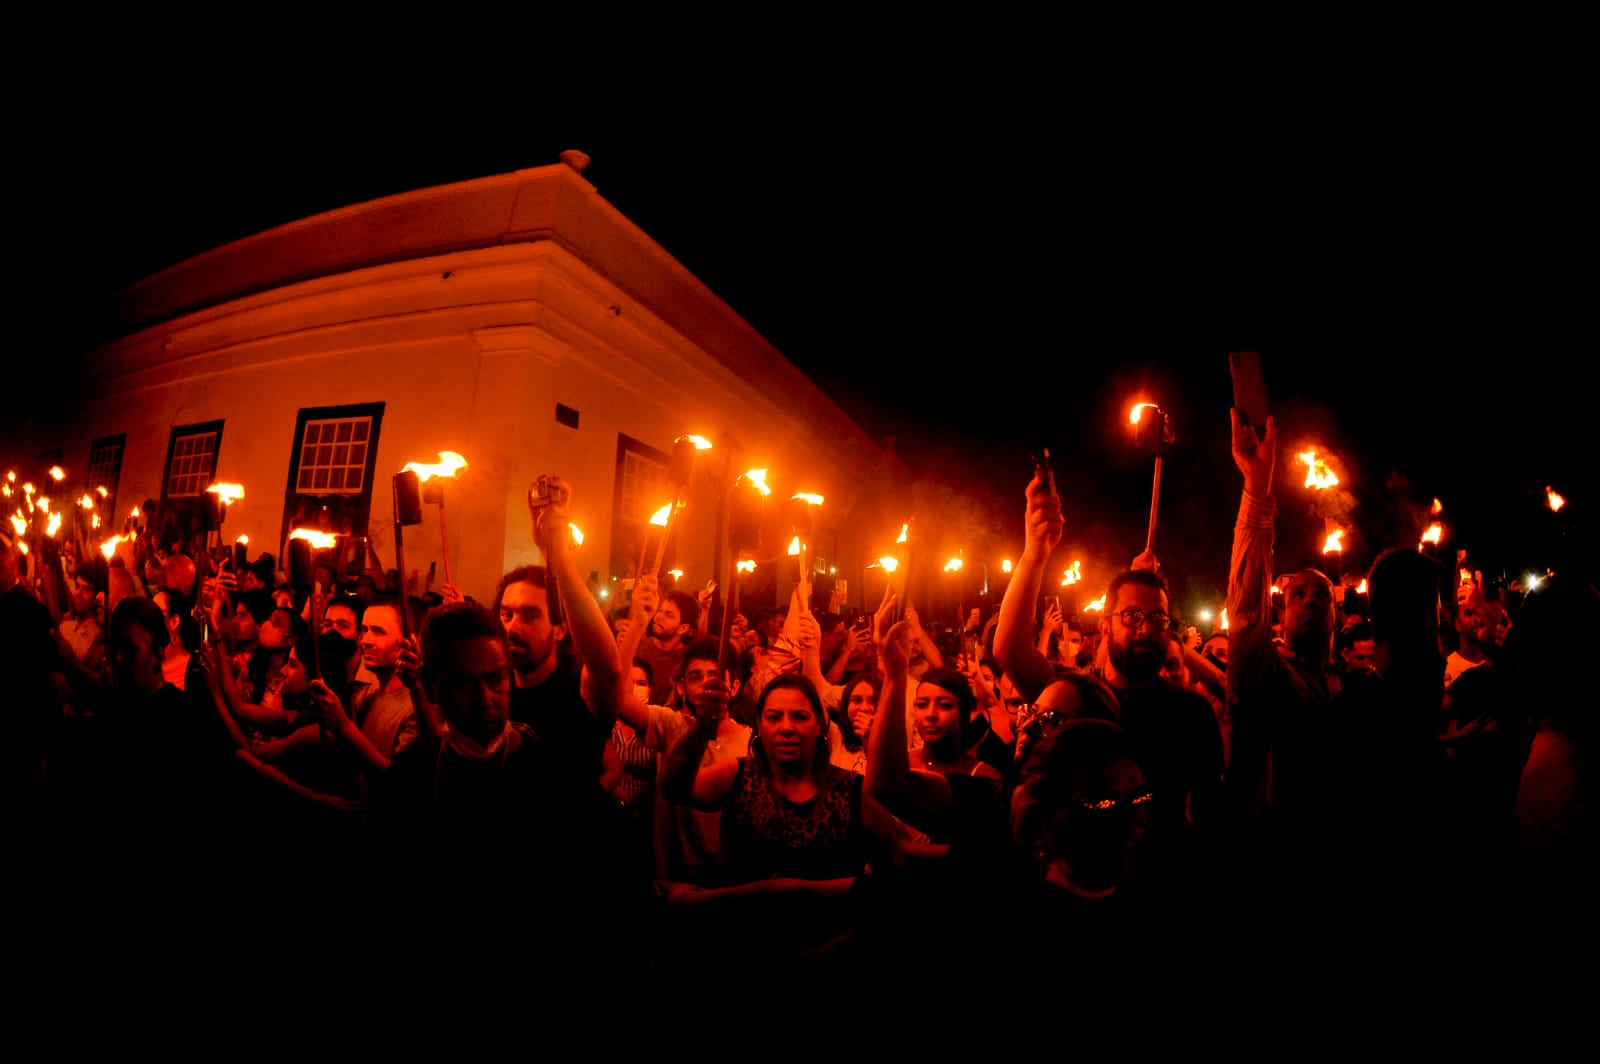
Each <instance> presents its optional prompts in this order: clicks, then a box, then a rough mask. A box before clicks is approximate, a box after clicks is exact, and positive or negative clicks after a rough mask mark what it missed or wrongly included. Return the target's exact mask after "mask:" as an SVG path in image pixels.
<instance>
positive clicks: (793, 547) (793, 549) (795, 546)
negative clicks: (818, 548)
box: [789, 536, 800, 555]
mask: <svg viewBox="0 0 1600 1064" xmlns="http://www.w3.org/2000/svg"><path fill="white" fill-rule="evenodd" d="M789 553H790V554H795V555H798V554H799V553H800V537H799V536H796V537H794V538H793V539H791V540H790V541H789Z"/></svg>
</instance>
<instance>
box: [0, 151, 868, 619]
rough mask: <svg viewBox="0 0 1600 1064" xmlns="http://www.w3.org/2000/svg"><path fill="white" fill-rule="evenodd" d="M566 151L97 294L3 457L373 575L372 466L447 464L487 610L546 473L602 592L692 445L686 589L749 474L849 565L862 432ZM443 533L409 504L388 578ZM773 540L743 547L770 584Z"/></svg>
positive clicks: (677, 557) (471, 573) (825, 552)
mask: <svg viewBox="0 0 1600 1064" xmlns="http://www.w3.org/2000/svg"><path fill="white" fill-rule="evenodd" d="M564 159H565V160H567V161H563V162H558V163H555V164H552V165H549V166H541V167H536V168H533V169H528V170H521V171H518V172H515V173H509V174H502V175H497V176H491V177H485V178H481V179H478V180H472V181H466V182H462V183H459V184H452V185H446V186H441V187H436V188H426V189H421V190H417V191H414V192H409V193H405V194H402V195H396V196H390V197H387V198H384V199H379V200H374V201H372V202H368V203H361V204H357V205H354V206H350V207H346V208H343V209H340V210H336V211H332V212H329V213H326V214H321V215H317V216H314V217H310V218H305V219H302V220H300V221H297V222H294V223H291V224H288V225H284V226H280V227H278V228H275V229H272V230H269V231H266V232H263V233H259V234H256V235H254V236H251V237H248V238H246V239H243V240H239V241H236V242H234V243H231V244H228V245H225V246H223V247H219V248H216V249H213V250H211V251H208V252H206V253H204V254H202V255H199V256H197V257H195V258H192V259H189V260H187V261H185V262H181V263H178V264H176V265H174V266H172V267H170V268H168V269H166V270H163V271H162V272H160V273H158V274H155V275H153V276H151V277H148V278H146V279H144V280H143V281H141V282H139V283H138V284H136V285H134V286H133V287H132V288H130V289H128V290H127V291H126V292H124V293H123V294H122V297H121V305H120V308H119V310H120V315H121V320H122V321H123V322H125V325H126V331H125V333H124V334H123V335H122V336H121V338H120V339H118V340H116V341H115V342H113V343H110V344H108V345H106V346H103V347H101V348H99V349H97V350H95V351H93V352H90V353H88V355H87V356H86V357H87V359H88V365H87V367H86V368H87V373H86V374H85V379H86V380H87V381H89V382H90V384H89V386H88V388H87V394H85V395H81V396H76V397H74V398H73V402H72V405H71V406H70V407H65V406H64V407H63V408H62V409H61V410H60V411H59V413H57V414H54V415H52V416H49V417H46V418H40V419H36V420H35V421H33V422H32V423H31V424H30V426H29V427H28V428H27V429H26V430H25V431H26V433H27V436H28V438H24V439H20V440H16V441H14V444H13V446H14V448H16V449H17V451H18V453H22V454H30V455H32V454H59V456H60V457H59V461H60V463H61V464H62V465H63V467H64V468H66V469H67V471H68V474H69V483H68V487H69V488H71V487H72V486H73V484H74V483H81V484H84V485H86V486H90V487H92V486H94V485H104V486H106V487H107V488H108V489H109V491H110V492H111V493H113V496H114V499H115V504H114V505H115V508H116V512H117V514H118V515H119V517H120V516H121V515H125V514H126V513H127V512H128V511H129V509H130V508H131V507H132V506H133V505H135V504H137V503H139V502H140V501H142V500H144V499H147V498H148V499H155V500H158V501H159V503H160V504H161V506H162V508H163V509H164V510H165V511H166V512H170V513H177V514H180V515H189V514H193V513H196V512H197V511H198V500H199V497H200V493H201V492H203V490H204V489H205V488H206V487H207V486H208V485H209V484H211V483H212V482H228V483H237V484H240V485H242V486H243V487H244V489H245V497H244V498H243V499H242V500H241V501H239V502H238V503H235V504H233V505H232V506H230V507H229V509H228V512H227V518H226V522H225V525H224V528H223V533H222V534H223V537H224V538H225V539H227V540H232V539H234V538H235V537H237V536H238V535H241V534H244V535H248V536H249V538H250V544H251V554H252V555H255V554H257V553H259V552H260V551H261V550H271V551H273V552H274V553H275V554H276V555H277V556H278V557H279V558H280V559H281V558H282V557H283V556H284V552H283V544H284V542H285V539H286V537H287V535H288V532H289V530H290V529H291V527H294V526H296V525H316V524H319V523H320V524H322V525H323V526H324V527H327V528H330V529H332V530H334V531H338V532H342V533H347V534H356V535H360V534H362V533H366V532H369V531H370V534H371V536H372V538H373V543H374V545H375V546H377V548H378V550H379V554H380V557H381V558H382V559H383V560H384V562H385V564H386V565H388V566H392V565H393V564H394V553H393V508H392V498H391V483H392V478H393V474H395V473H396V472H398V471H399V470H401V469H402V468H403V467H404V466H405V465H406V463H408V462H423V463H432V462H436V461H438V458H439V454H440V452H442V451H455V452H458V453H459V454H461V455H462V456H464V457H465V458H466V460H467V463H468V465H467V468H466V469H465V470H463V471H461V472H460V473H459V474H458V475H457V479H456V480H455V481H454V482H450V483H448V484H447V485H446V488H445V507H444V509H443V517H444V526H445V532H446V533H447V534H446V537H445V538H446V541H447V545H448V548H449V554H450V558H449V569H450V572H451V575H452V577H453V579H454V581H455V583H456V584H457V585H458V586H459V587H460V588H461V590H462V591H463V592H464V593H466V594H468V595H470V596H472V597H475V598H479V599H487V598H488V597H489V596H490V595H491V594H492V591H493V588H494V585H495V582H496V580H497V579H498V578H499V576H500V574H501V573H502V572H503V571H504V570H506V569H507V568H509V567H511V566H513V565H516V564H520V563H523V562H527V561H537V560H538V557H537V552H536V550H535V548H534V547H533V545H532V543H531V541H530V537H529V521H528V510H527V505H526V494H527V491H528V488H529V485H530V483H531V482H532V481H533V480H534V478H535V477H537V476H538V475H539V474H540V473H545V472H550V473H558V474H560V475H561V476H563V477H565V478H566V479H567V480H568V481H569V482H571V484H572V485H573V488H574V503H573V516H574V521H575V523H576V524H577V525H578V526H579V527H580V528H581V529H582V530H583V532H584V534H585V542H584V543H583V545H582V547H581V548H580V549H579V560H580V565H581V566H582V568H584V569H585V570H586V571H589V570H592V571H594V572H597V573H598V574H599V575H600V577H601V579H602V581H603V582H607V581H609V580H610V579H611V578H612V577H617V578H621V577H624V576H625V575H626V573H627V571H628V569H629V567H630V565H631V564H632V562H634V561H636V560H637V552H638V550H639V536H640V535H641V532H642V531H643V529H644V527H645V524H646V522H647V520H648V518H649V516H650V515H651V514H652V513H653V512H655V511H656V510H657V509H658V508H659V507H661V506H662V505H664V504H666V502H667V501H668V499H669V497H670V490H669V489H668V487H667V486H666V483H665V480H666V461H667V457H668V454H669V452H670V451H671V449H672V446H673V442H674V440H675V439H676V438H677V437H679V436H681V435H684V434H689V433H695V434H699V435H701V436H704V437H706V438H708V439H710V440H711V441H712V443H713V445H714V447H713V449H712V450H711V451H708V452H702V454H701V455H700V456H699V458H698V460H697V463H696V469H695V475H694V480H693V482H692V484H691V488H690V492H689V496H688V499H687V504H686V506H685V508H684V509H683V511H682V512H681V513H680V515H679V517H678V518H677V520H676V522H675V524H674V534H673V537H672V540H673V542H672V544H671V545H670V547H669V549H668V550H667V552H666V557H665V558H664V561H665V562H666V565H665V567H666V568H672V567H677V568H681V569H683V570H684V577H683V580H684V582H685V584H686V585H688V586H690V587H699V586H703V584H704V583H705V581H706V580H707V579H708V578H711V577H713V576H714V577H715V578H716V579H718V580H719V582H722V583H726V579H727V576H726V574H727V571H728V568H729V562H728V559H727V557H726V556H725V555H724V556H722V557H718V556H717V552H718V549H719V544H720V543H721V537H720V536H719V534H718V530H719V528H720V520H721V511H720V506H719V504H720V499H721V497H722V495H723V492H724V487H725V486H726V485H727V484H730V483H731V482H732V479H734V478H737V476H738V475H739V473H741V472H742V471H744V470H745V469H750V468H757V467H765V468H767V469H769V470H770V471H771V472H770V474H769V480H770V482H771V483H772V485H773V487H774V495H773V499H774V500H777V499H784V500H787V499H788V497H789V496H790V495H792V494H793V493H795V492H801V491H804V492H814V493H817V494H820V495H823V496H824V497H825V499H826V503H825V505H824V506H823V507H822V508H821V510H819V511H818V512H817V527H816V535H815V539H816V542H815V544H814V546H813V560H814V563H815V564H816V566H817V567H818V568H819V569H820V570H821V571H823V572H825V571H826V568H827V567H829V566H832V565H838V566H839V568H840V571H841V572H842V573H856V574H859V573H861V572H862V568H863V563H864V561H866V560H867V559H866V552H868V551H870V550H871V549H872V548H871V547H870V546H868V545H865V544H863V543H860V542H856V541H853V539H852V537H851V535H850V533H849V530H850V529H851V528H853V527H859V526H861V524H862V522H861V520H860V516H861V514H862V513H863V512H864V511H863V509H862V507H870V506H871V502H870V500H871V499H872V498H873V497H874V488H875V486H876V485H877V484H878V483H879V478H880V475H881V471H882V469H883V466H884V462H885V454H884V452H883V450H882V448H881V447H880V445H879V444H878V442H877V441H876V440H874V439H872V438H871V437H869V436H868V435H867V434H866V433H865V432H864V431H863V430H862V429H861V428H860V427H859V426H858V425H856V424H855V423H854V422H853V421H851V420H850V418H849V417H848V416H847V415H846V414H845V413H844V412H843V411H842V410H841V409H840V408H839V407H838V406H837V405H836V404H835V403H833V402H832V401H831V400H830V399H829V398H828V397H827V396H826V395H824V394H823V393H822V392H821V391H820V390H819V389H818V388H817V387H815V386H814V385H813V384H812V382H811V381H810V380H808V379H807V378H806V377H805V376H804V375H803V374H802V373H801V372H800V371H799V370H798V369H797V368H796V367H795V366H794V365H793V364H791V363H790V362H789V361H787V360H786V359H785V358H784V357H783V355H782V354H780V353H779V352H778V351H777V350H776V349H775V348H773V347H772V345H770V344H769V343H767V342H766V341H765V340H764V339H763V338H762V337H761V336H760V335H759V334H757V333H756V332H755V330H754V329H752V328H751V327H750V326H749V325H748V324H747V323H746V322H745V321H744V320H743V319H742V318H741V317H740V316H739V314H738V313H737V312H736V311H735V310H734V309H733V308H731V307H729V306H728V305H726V304H725V303H723V302H722V301H721V300H720V299H719V298H718V297H717V296H716V294H715V293H713V292H711V291H710V290H708V289H707V288H706V287H705V285H703V284H702V283H701V282H700V281H698V280H697V279H696V278H695V277H693V276H692V275H691V274H690V273H689V272H688V271H687V270H685V269H684V267H683V266H682V265H680V264H679V263H678V262H677V261H676V260H675V259H674V258H673V257H672V255H671V254H670V253H669V251H668V250H667V249H665V248H662V247H661V246H659V245H658V244H656V243H655V242H654V241H653V240H652V239H651V238H650V237H649V235H648V234H646V233H644V232H643V231H641V230H640V229H639V228H638V227H637V226H635V225H634V224H632V223H631V222H630V221H629V220H628V219H627V218H625V217H623V216H622V215H621V214H620V213H619V212H618V211H617V210H616V209H615V208H614V207H612V206H611V204H609V203H608V202H606V200H605V199H604V198H602V197H601V195H600V194H599V193H598V192H597V190H596V189H595V187H594V186H593V185H591V184H590V183H589V182H588V181H587V180H586V179H585V178H584V177H583V176H582V172H581V169H582V166H583V165H584V163H585V160H584V158H583V157H582V156H581V154H579V153H567V154H566V155H565V156H564ZM440 539H441V522H440V509H439V507H437V506H434V505H427V506H425V507H424V521H423V523H422V524H421V525H420V526H414V527H408V528H407V529H406V530H405V537H404V542H405V554H406V562H407V566H408V568H412V569H421V570H422V571H423V572H424V573H426V572H427V569H428V566H429V564H430V563H433V562H438V561H440V560H441V549H440ZM784 542H787V537H784ZM781 547H782V544H779V545H778V547H777V548H776V553H775V554H774V557H772V558H769V559H758V560H760V561H762V562H765V563H767V565H766V573H767V576H768V577H770V575H771V574H772V573H773V572H774V571H775V570H784V569H785V568H786V567H785V565H783V564H779V563H780V561H781V558H782V555H781ZM793 564H794V563H793V562H792V561H790V562H789V563H787V565H788V567H790V568H789V569H788V572H789V573H792V572H793V569H792V566H793ZM785 577H787V578H783V577H780V579H779V582H778V585H777V586H778V588H780V589H781V590H780V591H779V593H781V594H783V595H787V588H788V586H789V583H790V582H792V576H788V574H787V573H786V574H785ZM442 580H443V567H442V566H441V567H440V571H439V573H438V574H437V578H436V581H435V584H434V586H435V587H436V588H437V586H438V584H439V583H440V582H442ZM763 582H765V581H764V580H754V581H753V583H754V585H755V587H759V586H760V584H761V583H763ZM854 583H856V581H852V584H854ZM750 590H752V591H753V590H754V588H752V589H750ZM851 590H852V594H851V598H852V599H853V600H855V601H856V602H857V603H859V600H860V593H859V591H857V590H856V589H855V588H854V587H852V589H851Z"/></svg>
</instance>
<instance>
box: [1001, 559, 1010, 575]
mask: <svg viewBox="0 0 1600 1064" xmlns="http://www.w3.org/2000/svg"><path fill="white" fill-rule="evenodd" d="M1000 571H1001V572H1002V573H1009V572H1010V571H1011V559H1010V558H1004V559H1001V562H1000Z"/></svg>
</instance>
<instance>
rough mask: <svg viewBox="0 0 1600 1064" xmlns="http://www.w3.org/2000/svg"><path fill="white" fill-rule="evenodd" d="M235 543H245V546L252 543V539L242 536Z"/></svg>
mask: <svg viewBox="0 0 1600 1064" xmlns="http://www.w3.org/2000/svg"><path fill="white" fill-rule="evenodd" d="M234 542H235V543H244V544H248V543H249V542H250V537H249V536H244V535H241V536H240V537H239V538H238V539H236V540H234Z"/></svg>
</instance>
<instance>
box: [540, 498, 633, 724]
mask: <svg viewBox="0 0 1600 1064" xmlns="http://www.w3.org/2000/svg"><path fill="white" fill-rule="evenodd" d="M566 534H567V530H566V529H565V528H560V529H557V530H556V532H555V533H554V534H553V535H552V537H551V538H552V539H556V542H555V543H553V544H552V546H551V549H550V551H549V553H548V555H547V557H546V561H547V562H548V564H549V568H550V572H551V574H552V575H553V576H554V577H555V582H556V590H557V593H558V594H559V595H560V596H561V606H562V609H563V610H565V611H566V618H567V630H568V631H570V632H571V633H572V639H573V642H574V643H575V644H576V645H577V648H578V653H579V655H580V656H581V657H582V658H583V663H584V666H585V667H586V668H587V669H588V670H589V672H590V674H591V675H592V676H593V677H594V691H595V695H596V697H595V704H594V705H591V706H590V707H589V708H590V709H591V710H592V711H593V712H594V713H595V715H596V716H597V717H599V718H600V719H601V720H603V721H606V722H608V723H609V722H610V721H612V720H614V719H615V718H616V714H617V697H616V696H617V685H618V683H619V682H620V677H625V676H626V675H627V670H625V669H623V668H622V665H621V662H620V660H619V658H618V655H617V640H616V637H615V636H613V635H612V634H611V626H610V625H608V624H607V623H606V615H605V612H604V611H603V610H601V609H600V603H599V602H598V601H596V600H595V597H594V596H593V595H591V594H589V589H588V588H586V587H584V585H583V576H582V575H581V574H580V573H579V572H578V562H577V559H576V558H574V557H573V556H572V552H571V551H570V550H569V549H568V547H567V545H566V543H564V542H562V541H560V540H559V539H557V537H562V536H565V535H566Z"/></svg>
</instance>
